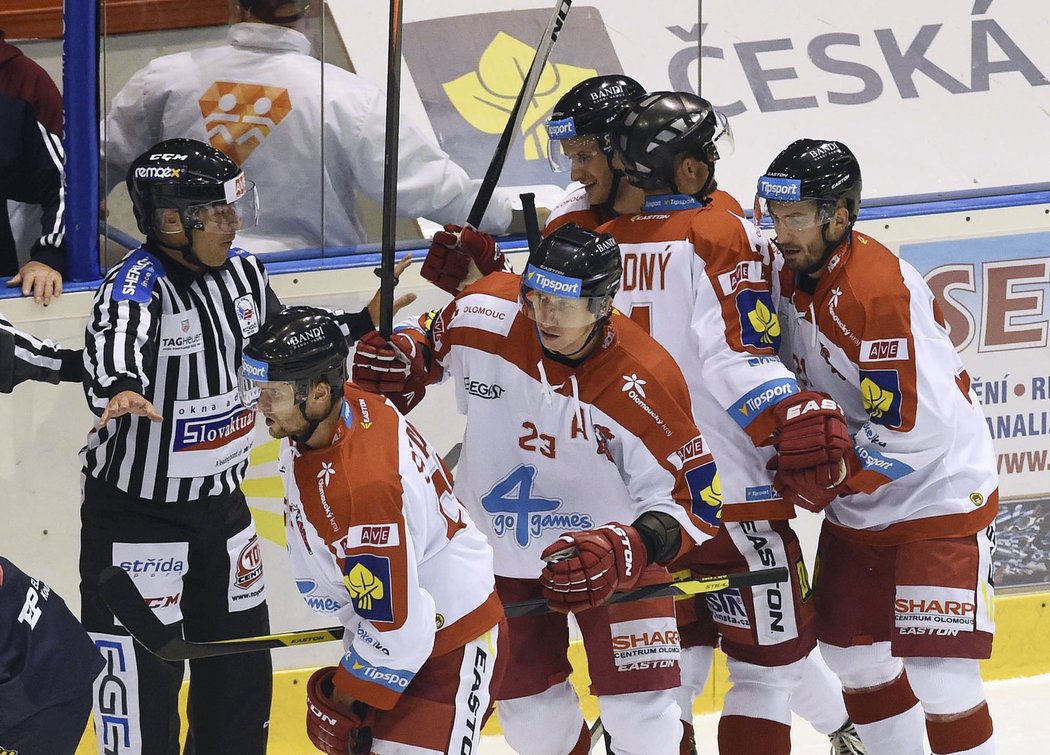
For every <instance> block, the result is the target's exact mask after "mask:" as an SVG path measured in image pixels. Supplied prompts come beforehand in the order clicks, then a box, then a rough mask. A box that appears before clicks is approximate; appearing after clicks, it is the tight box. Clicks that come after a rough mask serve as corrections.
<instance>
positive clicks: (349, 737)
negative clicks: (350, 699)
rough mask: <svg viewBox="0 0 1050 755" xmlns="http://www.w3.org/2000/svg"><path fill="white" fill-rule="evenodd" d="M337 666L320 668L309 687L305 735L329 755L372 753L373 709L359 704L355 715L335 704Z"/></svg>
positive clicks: (354, 712) (307, 691)
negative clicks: (371, 726) (333, 697)
mask: <svg viewBox="0 0 1050 755" xmlns="http://www.w3.org/2000/svg"><path fill="white" fill-rule="evenodd" d="M334 677H335V666H325V667H324V668H319V669H317V671H315V672H314V673H313V675H312V676H311V677H310V681H308V682H307V683H306V735H307V736H308V737H310V741H311V742H313V744H314V747H316V748H317V749H318V750H320V751H321V752H326V753H328V755H347V753H351V754H352V755H367V753H368V752H370V751H371V749H372V730H371V728H369V727H370V725H371V722H372V718H373V711H372V708H370V707H369V706H367V705H365V704H364V703H362V702H360V701H358V702H355V703H354V706H353V707H354V711H353V712H347V711H346V710H345V708H344V707H343V706H339V707H336V704H335V703H333V701H332V694H333V692H334V691H335V684H334V682H333V681H332V680H333V678H334Z"/></svg>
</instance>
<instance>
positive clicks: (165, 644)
mask: <svg viewBox="0 0 1050 755" xmlns="http://www.w3.org/2000/svg"><path fill="white" fill-rule="evenodd" d="M785 581H787V569H785V568H784V567H778V568H776V569H762V570H760V571H755V572H744V573H741V574H724V575H720V576H717V577H702V578H700V579H683V580H678V581H675V582H672V583H670V584H665V585H651V586H649V587H643V588H642V589H641V590H635V591H634V592H625V593H616V594H615V595H613V597H612V598H610V600H609V602H610V603H622V602H627V601H633V600H643V599H645V598H657V597H663V596H666V595H673V596H675V597H688V596H691V595H702V594H704V593H708V592H716V591H718V590H725V589H727V588H730V587H744V586H747V585H760V584H770V583H775V582H785ZM98 590H99V593H100V595H101V596H102V600H103V601H104V602H105V604H106V605H107V606H108V607H109V610H110V611H112V612H113V615H114V616H115V617H116V618H117V619H118V620H119V621H120V623H121V624H122V625H123V626H124V628H125V629H127V630H128V632H129V633H130V634H131V636H132V637H134V638H135V639H136V640H138V641H139V643H140V644H141V645H142V646H143V647H145V648H146V649H147V650H149V651H150V652H151V653H153V654H154V655H156V656H157V657H158V658H162V659H164V660H166V661H186V660H194V659H197V658H211V657H213V656H217V655H232V654H233V653H250V652H253V651H258V650H270V649H271V648H283V647H294V646H296V645H311V644H313V643H316V642H328V641H330V640H338V639H341V638H342V636H343V632H344V628H343V627H341V626H337V627H327V628H325V629H301V630H298V631H293V632H282V633H279V634H264V635H260V636H258V637H239V638H236V639H232V640H212V641H209V642H193V641H190V640H184V639H182V638H181V637H179V636H177V635H173V634H172V631H171V630H170V629H169V628H168V627H167V626H166V625H164V624H163V623H161V620H160V619H158V618H157V616H156V614H154V613H153V610H152V609H150V608H149V606H147V605H146V601H145V600H143V598H142V595H141V594H140V593H139V590H138V588H137V587H136V586H135V581H134V580H133V579H132V578H131V575H130V574H128V573H127V572H126V571H124V570H123V569H121V568H120V567H119V566H107V567H106V568H105V569H103V570H102V573H101V574H99V581H98ZM548 610H550V609H549V608H548V607H547V601H545V600H543V599H538V600H527V601H524V602H521V603H508V604H507V605H506V606H504V612H505V613H506V615H507V616H508V617H511V618H513V617H515V616H530V615H533V614H537V613H545V612H546V611H548Z"/></svg>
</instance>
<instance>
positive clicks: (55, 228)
mask: <svg viewBox="0 0 1050 755" xmlns="http://www.w3.org/2000/svg"><path fill="white" fill-rule="evenodd" d="M0 134H3V139H2V140H0V203H2V204H0V275H4V276H13V277H12V278H11V279H10V280H8V281H7V285H8V286H18V285H21V287H22V294H23V295H24V296H29V295H30V294H32V296H33V299H34V300H35V301H37V302H39V303H42V304H43V305H44V306H47V305H48V304H50V303H51V299H52V297H56V296H58V295H60V294H61V293H62V276H63V274H64V273H65V269H66V236H65V232H66V225H65V217H64V213H65V169H64V165H63V164H64V161H65V152H64V151H63V149H62V95H61V94H59V92H58V88H57V87H56V86H55V83H54V82H53V81H52V80H51V77H50V76H48V74H47V71H45V70H44V69H43V68H41V67H40V66H39V65H37V64H36V63H34V62H33V61H32V60H30V59H29V58H27V57H26V56H25V55H24V54H23V53H22V51H21V50H19V49H18V48H17V47H15V46H14V45H11V44H9V43H8V42H7V41H6V40H5V39H4V32H3V31H2V30H0ZM7 200H14V201H16V202H24V203H27V204H32V205H38V206H39V207H40V208H41V210H42V215H41V219H40V231H41V232H40V236H39V238H37V240H36V241H35V242H33V245H32V248H31V249H30V250H29V255H28V256H29V259H28V261H27V262H25V264H22V265H20V264H19V255H18V251H19V250H18V245H17V244H16V243H15V237H14V235H13V233H12V230H11V221H10V218H9V217H8V213H7V207H6V202H7Z"/></svg>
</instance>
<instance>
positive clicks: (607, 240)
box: [521, 223, 623, 325]
mask: <svg viewBox="0 0 1050 755" xmlns="http://www.w3.org/2000/svg"><path fill="white" fill-rule="evenodd" d="M622 276H623V262H622V261H621V260H620V246H619V244H617V243H616V239H614V238H613V237H612V236H610V235H609V234H607V233H597V232H595V231H591V230H588V229H586V228H581V227H580V226H578V225H576V224H575V223H568V224H567V225H563V226H561V227H560V228H558V229H556V230H555V231H554V232H553V233H551V234H550V235H549V236H547V237H546V238H544V239H543V241H541V242H540V243H539V244H538V245H537V247H536V249H535V250H533V251H532V252H530V253H529V262H528V264H527V265H526V266H525V274H524V275H522V276H521V304H522V309H523V311H524V312H525V314H526V315H528V316H529V317H530V318H531V319H536V317H535V311H534V302H535V300H536V298H537V296H538V295H539V296H543V297H547V298H551V297H555V298H558V299H567V300H568V299H580V300H585V302H586V306H585V307H583V308H579V309H578V310H577V311H578V318H577V319H582V320H587V321H589V322H594V321H595V320H600V319H602V318H604V317H606V316H607V315H608V314H609V313H610V312H611V311H612V299H613V297H614V296H616V292H617V291H619V290H620V278H621V277H622ZM566 324H569V323H566ZM572 324H576V325H583V324H586V323H585V322H579V323H576V322H573V323H572Z"/></svg>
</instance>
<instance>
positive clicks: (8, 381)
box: [0, 315, 81, 393]
mask: <svg viewBox="0 0 1050 755" xmlns="http://www.w3.org/2000/svg"><path fill="white" fill-rule="evenodd" d="M80 363H81V356H80V351H79V350H76V351H74V350H73V349H63V348H61V347H59V346H57V345H56V344H54V343H52V342H51V341H48V340H41V339H39V338H34V337H33V336H31V335H30V334H29V333H24V332H22V331H21V330H18V329H17V328H15V327H14V326H13V325H12V324H11V323H9V322H8V321H7V320H5V319H4V318H3V316H2V315H0V393H10V392H11V391H12V390H13V389H14V387H15V386H16V385H18V384H19V383H21V382H24V381H26V380H38V381H40V382H43V383H57V382H59V381H60V380H61V381H68V382H76V383H79V382H80V378H81V364H80Z"/></svg>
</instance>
